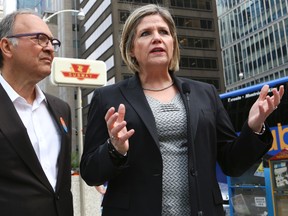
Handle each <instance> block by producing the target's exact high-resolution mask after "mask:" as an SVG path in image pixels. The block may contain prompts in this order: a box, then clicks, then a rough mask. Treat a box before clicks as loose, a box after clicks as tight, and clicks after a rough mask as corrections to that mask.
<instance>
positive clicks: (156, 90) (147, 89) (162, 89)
mask: <svg viewBox="0 0 288 216" xmlns="http://www.w3.org/2000/svg"><path fill="white" fill-rule="evenodd" d="M173 85H174V81H173V82H172V83H171V84H170V85H169V86H167V87H164V88H161V89H150V88H142V89H143V90H146V91H154V92H158V91H164V90H166V89H168V88H170V87H172V86H173Z"/></svg>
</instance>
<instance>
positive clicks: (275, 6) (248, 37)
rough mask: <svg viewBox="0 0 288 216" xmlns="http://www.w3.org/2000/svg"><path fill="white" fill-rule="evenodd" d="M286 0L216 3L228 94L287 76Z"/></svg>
mask: <svg viewBox="0 0 288 216" xmlns="http://www.w3.org/2000/svg"><path fill="white" fill-rule="evenodd" d="M287 8H288V2H287V0H250V1H247V0H231V1H226V0H217V11H218V17H219V30H220V39H221V48H222V59H223V67H224V77H225V86H226V89H227V91H230V90H233V89H239V88H242V87H245V86H250V85H254V84H256V83H262V82H265V81H269V80H273V79H276V78H280V77H284V76H287V75H288V56H287V44H288V43H287V42H288V41H287V35H288V13H287Z"/></svg>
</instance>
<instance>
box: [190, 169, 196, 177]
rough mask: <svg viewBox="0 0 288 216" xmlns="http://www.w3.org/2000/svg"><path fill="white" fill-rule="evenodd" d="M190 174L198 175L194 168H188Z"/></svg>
mask: <svg viewBox="0 0 288 216" xmlns="http://www.w3.org/2000/svg"><path fill="white" fill-rule="evenodd" d="M190 174H191V175H192V176H194V177H195V176H197V175H198V173H197V171H196V170H195V169H193V168H192V169H190Z"/></svg>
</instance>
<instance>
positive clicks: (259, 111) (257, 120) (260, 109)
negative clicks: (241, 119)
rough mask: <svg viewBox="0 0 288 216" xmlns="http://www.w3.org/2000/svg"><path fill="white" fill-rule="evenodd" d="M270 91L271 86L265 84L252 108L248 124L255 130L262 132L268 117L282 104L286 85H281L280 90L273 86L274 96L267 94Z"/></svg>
mask: <svg viewBox="0 0 288 216" xmlns="http://www.w3.org/2000/svg"><path fill="white" fill-rule="evenodd" d="M268 91H269V86H268V85H264V86H263V87H262V89H261V92H260V95H259V97H258V99H257V100H256V102H255V103H254V104H253V105H252V107H251V109H250V112H249V117H248V125H249V127H250V128H251V129H252V130H253V131H254V132H260V131H261V129H262V125H263V123H264V121H265V120H266V118H267V117H268V116H269V115H270V114H271V113H272V112H273V111H274V110H275V109H277V106H278V105H279V104H280V100H281V98H282V96H283V94H284V86H283V85H281V86H280V88H279V90H277V89H276V88H273V89H272V92H273V96H269V95H267V94H268Z"/></svg>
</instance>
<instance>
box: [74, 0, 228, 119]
mask: <svg viewBox="0 0 288 216" xmlns="http://www.w3.org/2000/svg"><path fill="white" fill-rule="evenodd" d="M148 3H157V4H159V5H162V6H165V7H167V8H169V9H170V10H171V13H172V15H173V18H174V20H175V24H176V26H177V33H178V39H179V44H180V51H181V60H180V70H179V71H177V72H176V73H177V75H179V76H182V77H187V78H190V79H194V80H200V81H204V82H208V83H211V84H214V85H215V87H216V88H217V89H218V91H219V92H223V91H224V79H223V68H222V60H221V50H220V42H219V41H220V40H219V31H218V23H217V12H216V3H215V1H212V0H190V1H176V0H171V1H170V0H157V1H156V0H150V1H149V0H138V1H137V0H117V1H112V0H97V1H89V0H80V7H81V8H83V11H84V13H85V14H86V18H85V20H84V21H83V22H82V23H81V24H80V31H81V32H80V35H81V40H80V47H79V48H80V53H81V55H80V56H81V58H84V59H93V60H102V61H104V62H105V63H106V65H107V77H108V84H112V83H115V82H118V81H120V80H123V79H126V78H128V77H130V76H131V75H132V73H131V72H130V71H129V70H128V68H127V67H126V66H125V64H124V63H123V61H122V59H121V55H120V50H119V41H120V35H121V30H122V28H123V24H124V22H125V20H126V19H127V17H128V16H129V14H130V11H131V10H133V9H134V8H135V7H138V6H141V5H145V4H148ZM91 96H92V90H91V89H86V90H85V91H84V94H83V102H84V103H85V104H86V105H87V106H86V110H84V112H83V114H84V119H86V116H85V114H87V110H88V104H89V102H90V98H91ZM85 124H86V123H84V125H85Z"/></svg>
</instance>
